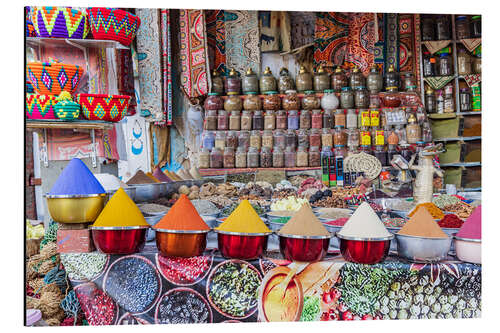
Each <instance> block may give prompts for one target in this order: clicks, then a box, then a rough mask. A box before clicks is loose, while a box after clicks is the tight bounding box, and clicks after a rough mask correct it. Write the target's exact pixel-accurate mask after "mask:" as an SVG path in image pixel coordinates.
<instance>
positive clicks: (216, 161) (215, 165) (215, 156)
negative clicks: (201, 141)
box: [210, 148, 223, 169]
mask: <svg viewBox="0 0 500 333" xmlns="http://www.w3.org/2000/svg"><path fill="white" fill-rule="evenodd" d="M222 166H223V155H222V151H221V150H220V149H219V148H214V149H212V151H211V152H210V168H211V169H220V168H222Z"/></svg>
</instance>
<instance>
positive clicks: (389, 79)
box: [385, 65, 399, 91]
mask: <svg viewBox="0 0 500 333" xmlns="http://www.w3.org/2000/svg"><path fill="white" fill-rule="evenodd" d="M390 87H396V88H397V89H396V91H398V89H399V73H398V72H396V69H395V68H394V65H389V69H388V70H387V74H386V76H385V89H386V90H387V89H388V88H390Z"/></svg>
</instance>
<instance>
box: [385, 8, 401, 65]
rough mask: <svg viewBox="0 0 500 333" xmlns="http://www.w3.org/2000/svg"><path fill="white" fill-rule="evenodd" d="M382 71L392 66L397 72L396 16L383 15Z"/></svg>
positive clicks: (392, 14)
mask: <svg viewBox="0 0 500 333" xmlns="http://www.w3.org/2000/svg"><path fill="white" fill-rule="evenodd" d="M384 54H385V59H384V69H385V71H387V69H388V68H389V66H390V65H393V66H394V68H395V69H396V71H399V24H398V14H395V13H389V14H384Z"/></svg>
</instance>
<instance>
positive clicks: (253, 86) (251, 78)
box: [241, 68, 259, 94]
mask: <svg viewBox="0 0 500 333" xmlns="http://www.w3.org/2000/svg"><path fill="white" fill-rule="evenodd" d="M241 88H242V90H243V93H244V94H247V93H256V94H257V93H258V92H259V78H258V77H257V74H255V73H254V72H253V70H252V69H251V68H248V69H247V72H246V74H245V76H244V77H243V80H242V81H241Z"/></svg>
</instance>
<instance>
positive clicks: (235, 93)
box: [227, 91, 238, 96]
mask: <svg viewBox="0 0 500 333" xmlns="http://www.w3.org/2000/svg"><path fill="white" fill-rule="evenodd" d="M227 94H228V95H229V96H235V95H238V92H236V91H230V92H228V93H227Z"/></svg>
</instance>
